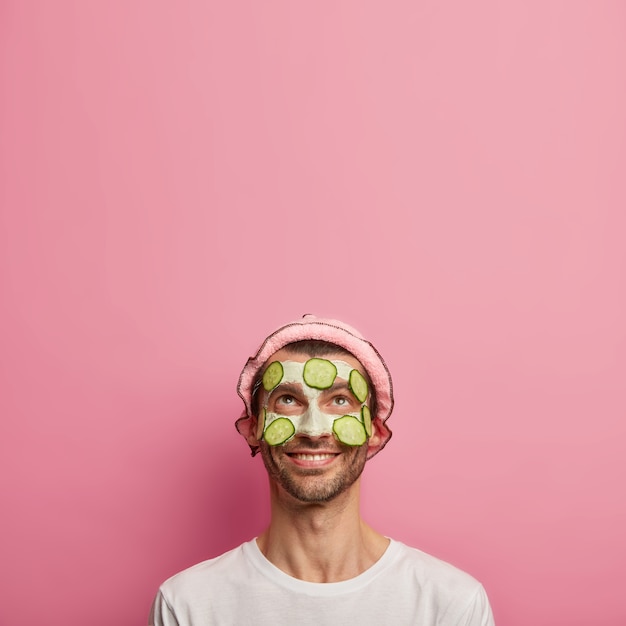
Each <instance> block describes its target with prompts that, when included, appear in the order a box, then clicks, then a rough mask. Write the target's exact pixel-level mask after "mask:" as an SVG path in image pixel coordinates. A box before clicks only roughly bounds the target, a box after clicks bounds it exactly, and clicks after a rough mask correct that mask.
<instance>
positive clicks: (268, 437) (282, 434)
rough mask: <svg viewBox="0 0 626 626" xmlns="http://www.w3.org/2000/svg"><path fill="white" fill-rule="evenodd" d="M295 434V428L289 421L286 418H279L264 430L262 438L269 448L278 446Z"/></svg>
mask: <svg viewBox="0 0 626 626" xmlns="http://www.w3.org/2000/svg"><path fill="white" fill-rule="evenodd" d="M295 432H296V427H295V426H294V425H293V422H292V421H291V420H289V419H287V418H286V417H279V418H278V419H275V420H274V421H273V422H272V423H271V424H270V425H269V426H268V427H267V428H266V429H265V435H263V436H264V438H265V441H267V443H268V444H269V445H270V446H279V445H280V444H281V443H285V441H287V439H290V438H291V437H292V436H293V434H294V433H295Z"/></svg>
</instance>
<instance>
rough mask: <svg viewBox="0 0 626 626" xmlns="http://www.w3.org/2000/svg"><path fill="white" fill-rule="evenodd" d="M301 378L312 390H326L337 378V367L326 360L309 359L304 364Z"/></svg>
mask: <svg viewBox="0 0 626 626" xmlns="http://www.w3.org/2000/svg"><path fill="white" fill-rule="evenodd" d="M302 378H304V382H305V383H306V384H307V385H308V386H309V387H313V389H328V388H329V387H332V384H333V383H334V382H335V378H337V367H336V366H335V364H334V363H331V362H330V361H328V360H327V359H317V358H313V359H309V360H308V361H307V362H306V363H305V364H304V370H303V371H302Z"/></svg>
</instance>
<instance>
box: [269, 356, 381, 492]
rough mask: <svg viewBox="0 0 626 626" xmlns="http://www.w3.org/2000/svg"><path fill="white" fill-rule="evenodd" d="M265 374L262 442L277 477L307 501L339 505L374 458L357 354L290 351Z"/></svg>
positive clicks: (366, 392)
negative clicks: (313, 355) (336, 499)
mask: <svg viewBox="0 0 626 626" xmlns="http://www.w3.org/2000/svg"><path fill="white" fill-rule="evenodd" d="M264 374H265V375H264V381H263V388H262V389H261V390H260V393H261V394H262V397H261V398H260V400H261V405H262V408H261V410H260V413H261V416H262V419H259V423H258V429H257V437H258V438H259V439H261V438H262V439H261V440H260V441H259V445H260V448H261V455H262V457H263V461H264V463H265V466H266V468H267V470H268V473H269V475H270V478H271V479H272V480H273V481H274V482H275V483H277V484H278V485H279V486H281V487H282V488H283V489H284V490H285V491H287V492H288V493H289V494H291V495H292V496H293V497H295V498H296V499H298V500H300V501H302V502H324V501H328V500H331V499H333V498H334V497H335V496H337V495H339V494H340V493H342V492H343V491H345V490H346V489H347V488H348V487H350V486H351V485H352V484H353V483H354V482H355V481H356V480H357V479H358V477H359V476H360V474H361V472H362V471H363V467H364V465H365V460H366V457H367V445H366V441H367V437H368V436H369V434H371V421H369V410H368V408H367V402H368V400H369V390H368V386H367V383H366V382H365V377H364V370H363V367H362V366H361V364H360V363H359V361H358V360H357V359H355V358H354V357H352V356H350V355H345V354H336V355H333V354H329V355H327V356H325V357H324V358H314V359H311V358H310V357H308V356H306V355H302V354H298V353H296V352H293V351H291V350H290V349H289V348H283V349H282V350H279V351H278V352H276V353H275V354H274V355H273V356H272V358H271V359H270V361H269V362H268V364H267V366H266V368H265V370H264ZM364 415H365V418H366V419H367V420H368V421H367V427H366V425H365V423H364V421H365V420H364ZM342 439H343V441H342Z"/></svg>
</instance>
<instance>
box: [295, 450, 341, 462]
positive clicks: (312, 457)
mask: <svg viewBox="0 0 626 626" xmlns="http://www.w3.org/2000/svg"><path fill="white" fill-rule="evenodd" d="M287 456H290V457H291V458H292V459H298V460H299V461H326V460H328V459H334V458H335V457H336V456H337V455H336V454H333V453H311V454H305V453H298V452H293V453H291V454H288V455H287Z"/></svg>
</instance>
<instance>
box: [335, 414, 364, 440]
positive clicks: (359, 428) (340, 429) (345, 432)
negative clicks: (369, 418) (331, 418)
mask: <svg viewBox="0 0 626 626" xmlns="http://www.w3.org/2000/svg"><path fill="white" fill-rule="evenodd" d="M333 432H334V433H335V435H336V436H337V439H339V441H341V443H344V444H346V445H347V446H362V445H363V444H364V443H365V442H366V441H367V433H366V432H365V426H363V423H362V422H361V420H359V418H358V417H354V416H353V415H344V416H343V417H340V418H339V419H336V420H335V422H334V424H333Z"/></svg>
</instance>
